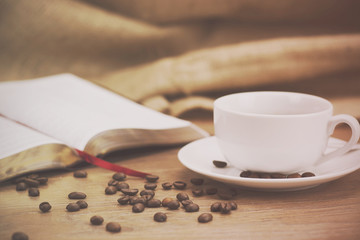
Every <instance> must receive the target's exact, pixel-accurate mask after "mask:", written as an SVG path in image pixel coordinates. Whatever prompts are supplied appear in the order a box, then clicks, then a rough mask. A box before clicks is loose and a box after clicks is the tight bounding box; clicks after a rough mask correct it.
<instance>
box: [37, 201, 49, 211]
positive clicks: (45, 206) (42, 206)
mask: <svg viewBox="0 0 360 240" xmlns="http://www.w3.org/2000/svg"><path fill="white" fill-rule="evenodd" d="M39 209H40V210H41V211H42V212H48V211H50V209H51V205H50V203H48V202H42V203H40V204H39Z"/></svg>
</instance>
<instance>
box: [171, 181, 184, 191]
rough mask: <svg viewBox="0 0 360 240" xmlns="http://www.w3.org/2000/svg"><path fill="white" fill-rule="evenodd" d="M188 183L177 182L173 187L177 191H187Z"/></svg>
mask: <svg viewBox="0 0 360 240" xmlns="http://www.w3.org/2000/svg"><path fill="white" fill-rule="evenodd" d="M186 185H187V184H186V183H185V182H183V181H175V182H174V183H173V186H174V187H175V188H176V189H180V190H183V189H185V188H186Z"/></svg>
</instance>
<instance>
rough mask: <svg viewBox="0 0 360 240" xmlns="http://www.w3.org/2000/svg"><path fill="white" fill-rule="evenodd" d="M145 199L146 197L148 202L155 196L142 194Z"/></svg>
mask: <svg viewBox="0 0 360 240" xmlns="http://www.w3.org/2000/svg"><path fill="white" fill-rule="evenodd" d="M141 197H142V198H143V199H145V202H148V201H149V200H150V199H152V198H153V197H154V196H152V195H143V196H141Z"/></svg>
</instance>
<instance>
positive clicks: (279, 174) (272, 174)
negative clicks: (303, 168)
mask: <svg viewBox="0 0 360 240" xmlns="http://www.w3.org/2000/svg"><path fill="white" fill-rule="evenodd" d="M270 175H271V178H286V175H285V174H282V173H271V174H270Z"/></svg>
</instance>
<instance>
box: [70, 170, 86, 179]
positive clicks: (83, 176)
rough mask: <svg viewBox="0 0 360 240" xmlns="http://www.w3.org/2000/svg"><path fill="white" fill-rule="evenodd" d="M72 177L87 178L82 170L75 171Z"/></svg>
mask: <svg viewBox="0 0 360 240" xmlns="http://www.w3.org/2000/svg"><path fill="white" fill-rule="evenodd" d="M73 176H74V177H75V178H86V177H87V172H86V171H84V170H77V171H75V172H74V174H73Z"/></svg>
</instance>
